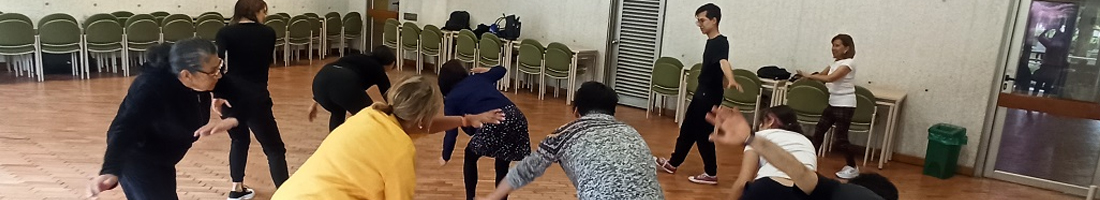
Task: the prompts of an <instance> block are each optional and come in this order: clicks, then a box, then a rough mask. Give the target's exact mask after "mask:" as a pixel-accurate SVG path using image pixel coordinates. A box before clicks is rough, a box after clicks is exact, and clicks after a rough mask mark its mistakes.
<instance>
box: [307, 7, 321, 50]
mask: <svg viewBox="0 0 1100 200" xmlns="http://www.w3.org/2000/svg"><path fill="white" fill-rule="evenodd" d="M306 14H313V13H306ZM316 15H317V14H313V15H312V16H311V15H306V16H308V18H307V19H308V20H309V25H310V29H309V33H310V40H311V42H313V47H316V48H317V56H320V59H324V58H325V51H322V50H323V49H325V38H324V37H325V36H324V35H325V32H324V29H325V27H324V26H325V25H324V22H323V21H321V20H322V19H321V18H320V17H317V16H316ZM313 47H310V51H313Z"/></svg>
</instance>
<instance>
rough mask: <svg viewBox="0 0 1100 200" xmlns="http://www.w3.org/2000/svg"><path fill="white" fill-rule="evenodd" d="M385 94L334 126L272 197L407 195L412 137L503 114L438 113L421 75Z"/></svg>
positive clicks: (412, 178) (430, 85)
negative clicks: (382, 97)
mask: <svg viewBox="0 0 1100 200" xmlns="http://www.w3.org/2000/svg"><path fill="white" fill-rule="evenodd" d="M386 96H387V97H388V98H387V99H389V101H390V102H389V103H375V104H374V105H371V106H370V108H368V109H364V110H363V111H361V112H359V113H357V114H356V115H355V116H352V117H351V118H348V120H347V122H345V123H344V124H343V125H341V126H340V127H337V128H336V129H335V130H333V131H332V133H331V134H329V135H328V137H327V138H325V141H323V142H321V145H320V146H319V147H318V148H317V151H316V152H314V153H313V155H312V156H310V158H309V159H308V160H306V162H305V163H304V164H302V167H301V168H299V169H298V171H297V172H295V173H294V175H292V176H291V177H290V179H289V180H287V182H286V183H284V184H283V186H282V187H280V188H279V190H278V191H276V192H275V194H274V195H273V196H272V199H276V200H278V199H294V200H298V199H379V200H380V199H412V195H413V191H414V190H415V187H416V170H415V166H416V165H415V164H414V160H415V159H416V156H415V154H416V147H415V146H414V145H413V142H412V140H413V138H416V137H418V136H419V135H423V134H424V133H432V132H433V130H434V131H442V130H449V129H454V128H457V127H460V126H474V127H479V126H481V124H483V123H499V121H501V120H502V119H503V118H504V116H503V114H501V111H500V110H494V111H489V112H486V113H482V114H478V115H466V116H446V117H445V116H442V115H441V112H440V110H442V108H443V98H442V97H441V96H440V92H439V88H438V86H436V84H435V83H434V82H429V81H427V80H426V79H425V78H423V77H421V76H413V77H410V78H408V79H406V80H403V81H401V82H400V83H398V84H397V85H396V86H395V87H394V89H391V90H389V91H388V92H387V93H386Z"/></svg>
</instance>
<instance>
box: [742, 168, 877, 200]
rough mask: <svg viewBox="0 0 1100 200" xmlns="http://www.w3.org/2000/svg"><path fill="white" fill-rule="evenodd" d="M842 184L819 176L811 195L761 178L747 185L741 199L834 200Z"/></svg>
mask: <svg viewBox="0 0 1100 200" xmlns="http://www.w3.org/2000/svg"><path fill="white" fill-rule="evenodd" d="M840 184H841V183H840V182H838V181H836V180H833V179H830V178H826V177H825V176H821V174H817V186H814V188H813V190H811V192H810V193H809V194H806V192H804V191H802V188H799V187H798V185H792V186H791V187H787V186H784V185H783V184H779V182H775V180H772V179H771V178H760V179H756V180H754V181H752V182H750V183H749V184H747V185H745V190H744V192H743V193H741V199H745V200H753V199H768V200H776V199H778V200H786V199H809V200H816V199H833V198H832V197H833V193H834V192H836V191H837V188H838V187H840ZM858 199H864V198H858Z"/></svg>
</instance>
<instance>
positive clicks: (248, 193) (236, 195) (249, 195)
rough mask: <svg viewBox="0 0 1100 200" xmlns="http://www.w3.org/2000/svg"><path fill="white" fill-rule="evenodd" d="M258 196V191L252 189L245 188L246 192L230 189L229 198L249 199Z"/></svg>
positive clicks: (233, 199)
mask: <svg viewBox="0 0 1100 200" xmlns="http://www.w3.org/2000/svg"><path fill="white" fill-rule="evenodd" d="M253 197H256V192H255V191H252V189H248V188H245V189H244V192H237V191H229V198H228V199H227V200H249V199H252V198H253Z"/></svg>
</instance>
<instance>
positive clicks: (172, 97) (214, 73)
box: [88, 39, 238, 200]
mask: <svg viewBox="0 0 1100 200" xmlns="http://www.w3.org/2000/svg"><path fill="white" fill-rule="evenodd" d="M216 50H217V49H216V48H215V46H214V44H212V43H210V42H208V41H206V40H201V39H187V40H182V41H179V42H177V43H176V44H175V45H172V46H169V45H161V46H155V47H152V48H150V51H149V52H148V57H149V58H150V60H149V62H147V63H145V67H144V68H145V71H144V72H143V73H142V74H141V75H140V76H138V77H137V78H135V79H134V82H133V83H132V84H131V85H130V89H129V91H128V92H127V94H126V97H125V98H124V99H123V100H122V104H121V105H120V106H119V108H118V114H117V115H115V119H114V121H112V122H111V126H110V128H109V129H108V130H107V151H106V153H105V154H104V155H103V167H102V169H101V170H100V172H99V176H98V177H95V178H94V179H92V181H91V183H89V184H88V196H89V197H95V196H97V195H98V194H99V193H100V192H102V191H106V190H110V189H114V188H115V186H117V185H118V184H119V183H120V182H121V183H122V188H123V192H125V193H126V198H127V199H138V200H140V199H157V200H164V199H169V200H171V199H177V198H178V197H177V196H176V178H175V176H176V168H175V165H176V163H178V162H179V161H180V160H181V159H183V156H184V155H185V154H186V153H187V150H188V149H190V148H191V143H193V142H194V141H195V140H197V139H198V138H199V136H205V135H209V134H211V133H218V132H223V131H226V130H228V129H230V128H232V127H235V126H237V124H238V122H237V119H236V118H233V117H228V118H225V119H224V120H219V121H215V122H210V123H208V121H209V120H210V107H209V106H210V105H211V104H210V100H211V98H210V93H209V92H208V91H210V90H212V89H214V87H215V84H216V83H217V82H218V79H219V78H221V71H219V70H218V67H219V66H220V65H221V59H220V58H218V56H217V55H216V54H215V53H216ZM204 124H205V125H204Z"/></svg>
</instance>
